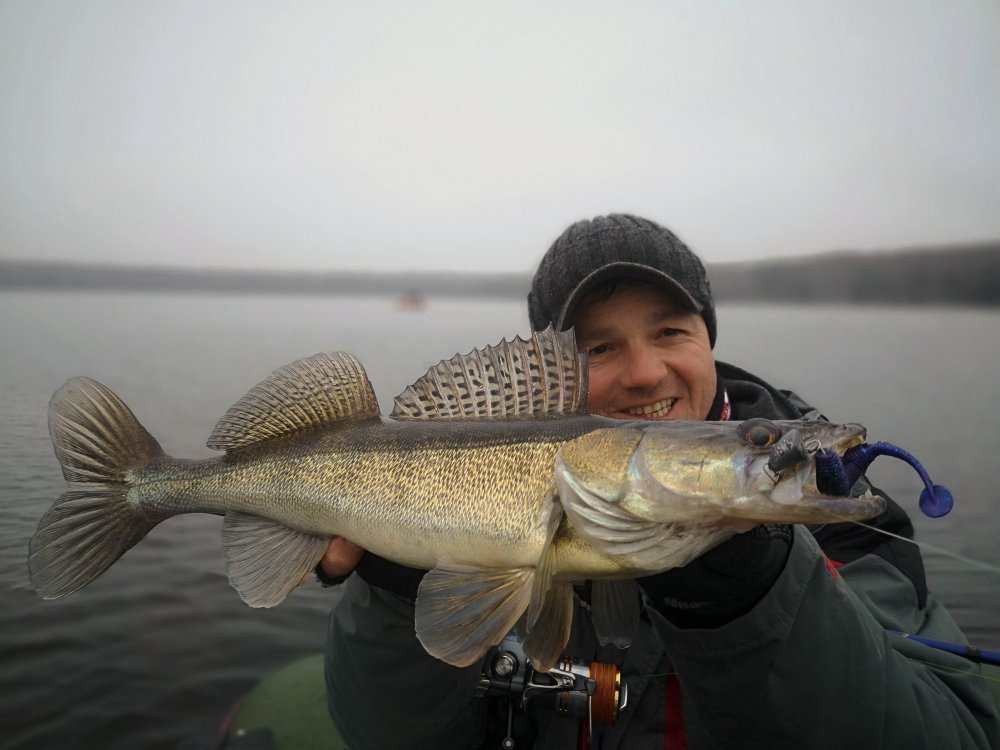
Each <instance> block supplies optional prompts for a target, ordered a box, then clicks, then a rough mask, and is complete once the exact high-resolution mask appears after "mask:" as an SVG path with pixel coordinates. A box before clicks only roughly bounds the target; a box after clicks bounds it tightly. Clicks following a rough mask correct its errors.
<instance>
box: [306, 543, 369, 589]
mask: <svg viewBox="0 0 1000 750" xmlns="http://www.w3.org/2000/svg"><path fill="white" fill-rule="evenodd" d="M364 553H365V551H364V550H363V549H361V547H359V546H358V545H356V544H355V543H354V542H349V541H347V540H346V539H344V537H342V536H335V537H334V538H333V539H331V540H330V546H328V547H327V548H326V552H324V553H323V559H322V560H320V561H319V565H318V566H317V568H316V575H317V576H319V578H320V580H321V581H322V582H323V583H325V584H327V585H336V584H338V583H343V582H344V580H345V579H346V578H347V576H349V575H350V574H351V573H352V572H353V571H354V568H355V567H356V566H357V564H358V561H359V560H361V556H362V555H363V554H364Z"/></svg>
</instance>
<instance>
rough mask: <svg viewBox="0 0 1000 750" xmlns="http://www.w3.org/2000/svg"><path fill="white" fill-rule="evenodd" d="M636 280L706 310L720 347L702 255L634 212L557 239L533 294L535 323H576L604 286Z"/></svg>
mask: <svg viewBox="0 0 1000 750" xmlns="http://www.w3.org/2000/svg"><path fill="white" fill-rule="evenodd" d="M614 279H630V280H635V281H644V282H648V283H651V284H655V285H657V286H659V287H661V288H663V289H665V290H666V291H667V292H669V293H670V294H671V295H672V296H673V297H676V298H677V299H679V300H680V301H681V302H683V303H684V304H686V305H687V306H688V307H689V308H690V309H691V310H694V311H696V312H699V313H701V316H702V317H703V318H704V319H705V325H706V326H707V328H708V340H709V342H710V343H711V345H712V346H713V347H714V346H715V303H714V302H713V301H712V289H711V287H710V286H709V283H708V277H707V276H706V275H705V267H704V266H703V265H702V263H701V261H700V260H699V259H698V256H697V255H695V254H694V253H693V252H691V250H690V248H688V246H687V245H685V244H684V243H683V242H681V241H680V239H678V238H677V235H675V234H674V233H673V232H671V231H670V230H669V229H666V228H664V227H661V226H660V225H659V224H657V223H656V222H653V221H649V220H648V219H642V218H640V217H638V216H630V215H629V214H609V215H608V216H598V217H596V218H593V219H584V220H583V221H578V222H576V223H575V224H573V225H572V226H570V227H569V229H567V230H566V231H565V232H563V233H562V234H561V235H559V237H558V238H557V239H556V241H555V242H553V243H552V247H550V248H549V249H548V251H547V252H546V253H545V255H544V256H543V257H542V262H541V263H539V264H538V270H537V271H536V272H535V277H534V279H532V281H531V291H530V292H529V293H528V317H529V318H530V320H531V327H532V328H533V329H534V330H536V331H540V330H542V329H543V328H545V327H546V326H548V325H549V323H552V324H553V325H555V327H556V329H557V330H560V331H562V330H565V329H567V328H569V327H570V325H571V324H572V319H573V313H574V312H576V308H577V306H578V305H579V304H580V301H581V300H582V299H583V298H584V296H585V295H586V294H587V293H588V292H589V291H591V290H592V289H593V288H594V287H595V286H597V285H598V284H600V283H602V282H605V281H611V280H614Z"/></svg>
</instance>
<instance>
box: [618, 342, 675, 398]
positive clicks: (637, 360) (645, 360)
mask: <svg viewBox="0 0 1000 750" xmlns="http://www.w3.org/2000/svg"><path fill="white" fill-rule="evenodd" d="M668 371H669V368H668V367H667V364H666V362H664V361H663V358H662V357H659V356H657V353H656V352H655V351H654V350H652V348H651V347H645V346H637V347H632V348H630V349H629V352H628V357H627V358H626V365H625V373H624V375H623V376H622V385H623V386H625V387H626V388H641V389H642V390H646V391H648V390H652V389H654V388H656V387H657V386H658V385H659V384H660V383H661V382H662V381H663V379H664V378H665V377H666V376H667V373H668Z"/></svg>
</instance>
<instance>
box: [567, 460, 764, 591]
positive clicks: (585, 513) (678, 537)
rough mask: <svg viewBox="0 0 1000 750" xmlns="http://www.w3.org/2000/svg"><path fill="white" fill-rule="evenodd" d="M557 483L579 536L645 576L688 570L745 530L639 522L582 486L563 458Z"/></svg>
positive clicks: (620, 506) (613, 502)
mask: <svg viewBox="0 0 1000 750" xmlns="http://www.w3.org/2000/svg"><path fill="white" fill-rule="evenodd" d="M555 478H556V485H557V486H558V488H559V501H560V503H561V504H562V507H563V510H565V511H566V515H567V516H568V517H569V519H570V522H571V523H572V524H573V528H574V529H575V530H576V532H577V533H578V534H579V535H580V536H582V537H583V538H585V539H586V540H587V541H588V542H590V543H591V544H592V545H593V546H594V548H595V549H597V550H599V551H600V552H603V553H604V554H606V555H612V556H615V557H624V558H627V559H628V562H629V564H630V566H632V567H636V568H639V569H642V570H648V571H650V572H653V571H661V570H667V569H669V568H675V567H677V566H679V565H684V564H686V563H688V562H690V561H691V560H693V559H694V558H695V557H697V556H698V555H700V554H701V553H702V552H705V551H706V550H708V549H711V548H712V547H714V546H715V545H717V544H719V542H721V541H723V540H724V539H726V538H728V537H730V536H732V535H733V534H735V533H736V532H737V531H738V530H745V529H740V528H738V527H733V526H727V527H717V528H705V527H698V526H692V525H685V524H683V523H662V522H659V521H648V520H645V519H642V518H638V517H636V516H634V515H632V514H631V513H630V512H629V511H628V510H627V509H626V508H624V507H623V506H622V505H621V503H619V502H618V499H617V498H616V497H612V498H610V499H609V498H607V497H603V496H601V495H599V494H597V493H595V492H592V491H591V490H590V489H588V488H587V487H586V486H584V484H583V483H581V482H580V481H578V480H577V478H576V477H575V476H574V475H573V473H572V472H571V471H570V470H569V469H568V468H567V467H566V465H565V464H564V463H563V462H562V460H561V459H559V458H557V459H556V466H555ZM747 528H749V526H748V527H747Z"/></svg>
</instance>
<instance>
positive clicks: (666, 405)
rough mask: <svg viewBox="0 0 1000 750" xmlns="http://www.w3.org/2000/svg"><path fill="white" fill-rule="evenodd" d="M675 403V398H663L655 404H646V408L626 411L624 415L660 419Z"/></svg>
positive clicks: (639, 407) (638, 407)
mask: <svg viewBox="0 0 1000 750" xmlns="http://www.w3.org/2000/svg"><path fill="white" fill-rule="evenodd" d="M676 401H677V399H675V398H665V399H663V401H657V402H656V403H655V404H648V405H646V406H634V407H632V408H631V409H626V410H625V413H626V414H631V415H633V416H635V417H662V416H664V415H665V414H666V413H667V412H668V411H670V407H671V406H673V405H674V403H675V402H676Z"/></svg>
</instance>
